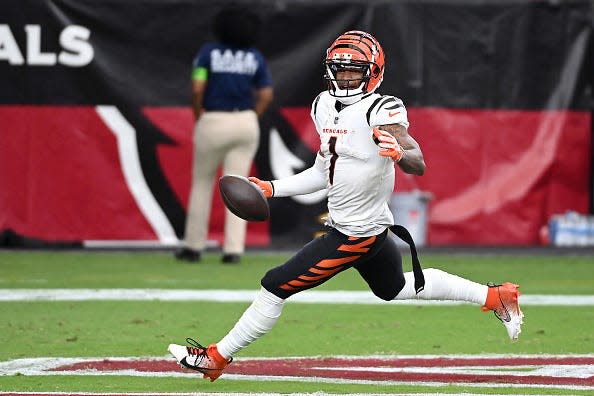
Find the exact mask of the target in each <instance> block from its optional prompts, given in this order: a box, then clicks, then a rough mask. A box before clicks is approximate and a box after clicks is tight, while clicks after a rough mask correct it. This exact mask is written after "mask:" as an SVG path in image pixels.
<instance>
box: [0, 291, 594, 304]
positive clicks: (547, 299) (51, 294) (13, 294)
mask: <svg viewBox="0 0 594 396" xmlns="http://www.w3.org/2000/svg"><path fill="white" fill-rule="evenodd" d="M257 293H258V291H257V290H183V289H178V290H174V289H0V301H89V300H124V301H125V300H131V301H144V300H159V301H215V302H251V301H252V300H253V299H254V298H255V296H256V294H257ZM287 301H288V302H294V303H304V304H396V305H459V304H466V303H462V302H456V301H424V300H400V301H389V302H386V301H383V300H380V299H379V298H377V297H376V296H374V295H373V293H371V292H370V291H316V290H306V291H304V292H301V293H298V294H296V295H294V296H292V297H291V298H290V299H289V300H287ZM520 304H522V305H547V306H551V305H558V306H593V305H594V295H539V294H532V295H530V294H529V295H522V296H520Z"/></svg>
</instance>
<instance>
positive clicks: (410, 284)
mask: <svg viewBox="0 0 594 396" xmlns="http://www.w3.org/2000/svg"><path fill="white" fill-rule="evenodd" d="M423 275H424V276H425V289H423V290H422V291H421V292H420V293H419V294H416V292H415V286H414V285H415V278H414V274H413V273H412V272H405V273H404V279H405V280H406V284H405V285H404V288H403V289H402V290H401V291H400V293H398V295H397V296H396V298H395V299H394V300H412V299H417V300H453V301H467V302H471V303H475V304H481V305H483V304H484V303H485V301H486V300H487V292H488V290H489V288H488V287H487V286H486V285H481V284H479V283H476V282H473V281H470V280H468V279H464V278H461V277H459V276H456V275H452V274H448V273H447V272H445V271H442V270H439V269H435V268H427V269H424V270H423Z"/></svg>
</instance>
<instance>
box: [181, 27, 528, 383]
mask: <svg viewBox="0 0 594 396" xmlns="http://www.w3.org/2000/svg"><path fill="white" fill-rule="evenodd" d="M325 68H326V73H325V79H326V81H327V83H328V90H326V91H324V92H322V93H320V94H319V95H318V96H317V97H316V98H315V100H314V101H313V104H312V108H311V117H312V119H313V122H314V124H315V126H316V129H317V131H318V133H319V136H320V150H319V152H318V153H317V157H316V160H315V164H314V165H313V166H312V167H311V168H309V169H306V170H304V171H303V172H301V173H299V174H296V175H293V176H290V177H287V178H284V179H280V180H273V181H263V180H259V179H258V178H255V177H251V178H250V180H251V181H252V182H253V183H255V184H256V185H257V186H259V187H260V189H261V190H262V191H263V192H264V194H265V195H266V197H268V198H272V197H287V196H293V195H298V194H307V193H312V192H315V191H319V190H324V189H325V190H327V196H328V213H329V216H328V220H327V226H328V232H327V233H326V234H325V235H323V236H320V237H318V238H316V239H314V240H313V241H311V242H310V243H308V244H307V245H306V246H304V247H303V248H302V249H301V250H300V251H299V252H297V253H296V254H295V255H294V256H293V257H291V258H290V259H289V260H288V261H287V262H286V263H284V264H282V265H280V266H278V267H276V268H273V269H271V270H269V271H268V272H267V273H266V274H265V275H264V277H263V278H262V280H261V289H260V291H259V293H258V295H257V297H256V298H255V300H254V301H253V303H252V304H251V306H250V307H249V308H248V309H247V310H246V311H245V312H244V314H243V316H242V317H241V318H240V319H239V320H238V322H237V323H236V324H235V326H234V327H233V328H232V329H231V331H230V332H229V333H228V334H227V335H226V336H225V337H223V338H222V339H221V340H220V341H219V342H218V343H216V344H212V345H210V346H208V347H203V346H202V345H200V344H199V343H197V342H196V341H194V340H193V339H191V338H189V339H188V340H187V341H188V343H190V346H183V345H176V344H171V345H169V351H170V353H171V354H172V355H173V356H174V357H175V358H176V359H177V361H178V362H179V363H180V365H181V366H182V367H185V368H190V369H194V370H197V371H199V372H201V373H203V375H204V377H205V378H210V380H211V381H214V380H215V379H217V378H218V377H219V376H220V375H221V373H222V371H223V369H224V368H225V367H226V366H227V364H229V363H230V362H231V361H232V358H233V355H235V354H236V353H237V352H238V351H240V350H241V349H243V348H245V347H246V346H248V345H250V344H251V343H252V342H253V341H255V340H256V339H258V338H259V337H261V336H262V335H264V334H266V333H267V332H268V331H269V330H270V329H271V328H272V327H273V325H274V324H275V322H276V320H277V319H278V318H279V317H280V315H281V312H282V308H283V304H284V302H285V300H286V299H287V298H289V297H291V296H292V295H293V294H295V293H299V292H300V291H303V290H307V289H310V288H313V287H316V286H319V285H321V284H322V283H324V282H326V281H327V280H329V279H330V278H332V277H333V276H335V275H336V274H338V273H340V272H342V271H345V270H347V269H349V268H354V269H355V270H356V271H358V272H359V274H360V275H361V277H362V278H363V279H364V280H365V281H366V282H367V284H368V285H369V288H370V289H371V290H372V292H373V293H374V294H375V295H376V296H377V297H379V298H381V299H383V300H386V301H390V300H403V299H421V300H454V301H466V302H471V303H475V304H479V305H481V306H482V308H483V310H484V311H493V312H494V313H495V315H496V316H497V318H499V319H500V320H501V321H502V322H503V324H504V325H505V327H506V329H507V333H508V335H509V337H510V338H511V339H512V340H516V339H517V338H518V335H519V334H520V331H521V324H522V321H523V314H522V311H521V310H520V307H519V304H518V296H519V291H518V287H519V286H518V285H516V284H513V283H504V284H502V285H493V284H490V285H481V284H478V283H475V282H473V281H470V280H467V279H464V278H461V277H458V276H456V275H452V274H449V273H446V272H444V271H441V270H439V269H435V268H428V269H425V270H421V267H420V264H419V262H418V259H417V255H416V250H415V247H414V242H413V241H412V238H411V237H410V234H408V232H407V231H406V230H405V229H404V228H403V227H401V226H395V225H394V219H393V216H392V213H391V211H390V209H389V207H388V202H389V201H390V199H391V197H392V192H393V188H394V181H395V178H394V177H395V166H398V167H400V169H401V170H402V171H404V172H406V173H410V174H414V175H419V176H421V175H423V173H424V171H425V162H424V159H423V153H422V151H421V148H420V146H419V144H418V143H417V141H416V140H415V139H414V138H413V137H412V136H411V135H410V134H409V133H408V126H409V121H408V118H407V112H406V108H405V106H404V104H403V102H402V100H400V99H399V98H397V97H394V96H390V95H381V94H379V93H376V92H375V91H376V90H377V88H378V87H379V86H380V84H381V82H382V79H383V76H384V51H383V50H382V47H381V46H380V43H379V42H378V41H377V40H376V39H375V38H374V37H373V36H372V35H370V34H369V33H366V32H362V31H349V32H346V33H344V34H342V35H340V36H339V37H338V38H337V39H336V40H335V41H334V42H333V43H332V44H331V45H330V47H329V48H328V50H327V52H326V59H325ZM392 231H393V232H394V233H395V234H396V235H398V236H399V237H401V238H402V239H404V240H405V241H407V242H408V243H409V244H410V245H411V252H412V259H413V271H412V272H404V271H403V269H402V258H401V255H400V253H399V250H398V247H397V245H396V242H395V241H394V237H393V236H392V235H391V232H392Z"/></svg>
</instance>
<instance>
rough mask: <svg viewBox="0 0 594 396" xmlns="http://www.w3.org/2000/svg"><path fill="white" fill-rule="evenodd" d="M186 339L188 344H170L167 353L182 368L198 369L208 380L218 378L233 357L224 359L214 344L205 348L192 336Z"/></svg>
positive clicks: (211, 380)
mask: <svg viewBox="0 0 594 396" xmlns="http://www.w3.org/2000/svg"><path fill="white" fill-rule="evenodd" d="M186 341H187V343H188V344H190V346H184V345H177V344H170V345H169V348H167V349H168V350H169V353H171V354H172V355H173V357H174V358H175V359H176V360H177V362H178V363H179V365H180V366H181V367H182V368H185V369H191V370H196V371H199V372H201V373H202V374H204V378H209V379H210V382H213V381H214V380H216V379H217V378H219V377H220V376H221V374H222V373H223V370H224V369H225V367H227V365H228V364H229V363H231V362H232V361H233V358H229V359H225V358H224V357H223V356H221V354H220V353H219V351H218V350H217V346H216V344H212V345H209V346H208V348H205V347H203V346H202V345H200V344H199V343H198V342H196V341H195V340H193V339H192V338H186Z"/></svg>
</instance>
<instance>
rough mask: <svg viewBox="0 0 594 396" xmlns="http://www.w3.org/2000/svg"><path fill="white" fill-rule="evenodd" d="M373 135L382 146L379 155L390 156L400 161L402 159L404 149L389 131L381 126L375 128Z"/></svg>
mask: <svg viewBox="0 0 594 396" xmlns="http://www.w3.org/2000/svg"><path fill="white" fill-rule="evenodd" d="M373 136H374V138H375V139H376V140H377V141H378V142H379V143H378V144H377V145H378V146H379V148H380V151H379V155H381V156H382V157H390V158H392V159H393V160H394V162H398V161H400V160H401V159H402V157H403V156H404V149H403V148H402V146H401V145H400V144H399V143H398V141H397V140H396V138H395V137H394V136H392V135H391V134H390V133H389V132H386V131H382V130H381V129H379V128H373Z"/></svg>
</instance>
